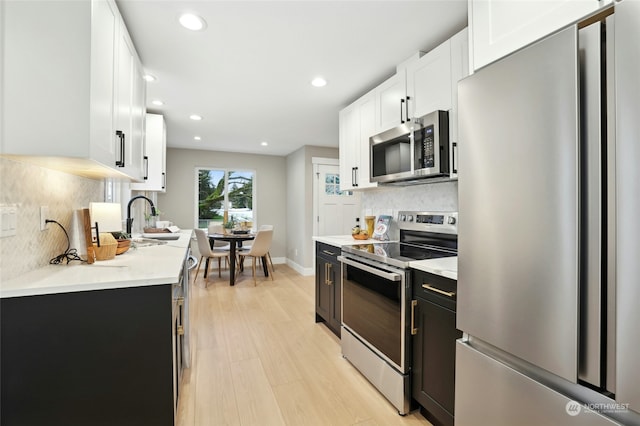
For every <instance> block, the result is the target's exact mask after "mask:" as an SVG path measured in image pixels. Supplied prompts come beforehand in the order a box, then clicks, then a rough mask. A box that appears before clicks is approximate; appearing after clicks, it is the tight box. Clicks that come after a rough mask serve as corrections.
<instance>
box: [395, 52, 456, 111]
mask: <svg viewBox="0 0 640 426" xmlns="http://www.w3.org/2000/svg"><path fill="white" fill-rule="evenodd" d="M406 74H407V96H408V97H409V100H408V102H409V117H410V118H416V117H421V116H423V115H425V114H429V113H431V112H433V111H437V110H443V111H447V110H448V109H449V108H451V42H450V41H449V40H447V41H445V42H444V43H442V44H441V45H439V46H438V47H436V48H435V49H433V50H432V51H430V52H429V53H427V54H426V55H424V56H423V57H422V58H420V59H419V60H417V61H415V62H413V63H411V64H409V65H408V66H407V70H406Z"/></svg>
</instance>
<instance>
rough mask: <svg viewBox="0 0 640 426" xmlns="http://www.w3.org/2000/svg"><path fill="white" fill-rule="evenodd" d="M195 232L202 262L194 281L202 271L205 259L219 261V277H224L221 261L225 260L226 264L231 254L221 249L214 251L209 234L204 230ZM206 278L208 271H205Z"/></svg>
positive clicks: (195, 230)
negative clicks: (201, 267)
mask: <svg viewBox="0 0 640 426" xmlns="http://www.w3.org/2000/svg"><path fill="white" fill-rule="evenodd" d="M193 232H195V233H196V240H197V241H198V251H199V252H200V262H198V269H196V275H195V277H194V280H195V279H196V278H198V272H199V271H200V265H202V260H203V259H205V258H206V259H218V277H222V273H221V260H222V258H224V259H225V265H226V262H227V261H228V260H229V252H228V251H226V250H221V249H212V248H211V246H210V245H209V238H208V237H207V233H206V232H205V231H204V229H194V230H193ZM204 276H205V278H206V277H207V271H206V270H205V271H204Z"/></svg>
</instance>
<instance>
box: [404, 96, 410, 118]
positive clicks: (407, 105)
mask: <svg viewBox="0 0 640 426" xmlns="http://www.w3.org/2000/svg"><path fill="white" fill-rule="evenodd" d="M409 99H411V96H407V101H406V102H405V104H404V108H405V115H404V116H405V117H407V123H408V122H409V121H410V119H409Z"/></svg>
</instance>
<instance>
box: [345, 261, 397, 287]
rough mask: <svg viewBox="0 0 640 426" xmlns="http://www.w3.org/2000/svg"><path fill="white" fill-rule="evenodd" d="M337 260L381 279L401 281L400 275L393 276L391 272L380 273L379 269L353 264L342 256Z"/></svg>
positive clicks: (357, 263) (358, 263)
mask: <svg viewBox="0 0 640 426" xmlns="http://www.w3.org/2000/svg"><path fill="white" fill-rule="evenodd" d="M338 260H339V261H340V262H342V263H344V264H347V265H350V266H353V267H354V268H358V269H362V270H363V271H366V272H369V273H371V274H373V275H377V276H379V277H381V278H385V279H387V280H389V281H401V280H402V275H400V274H395V273H392V272H385V271H381V270H379V269H376V268H372V267H371V266H367V265H365V264H363V263H360V262H354V261H353V260H351V259H347V258H346V257H344V256H338Z"/></svg>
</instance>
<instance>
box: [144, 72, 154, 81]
mask: <svg viewBox="0 0 640 426" xmlns="http://www.w3.org/2000/svg"><path fill="white" fill-rule="evenodd" d="M144 79H145V80H147V81H156V77H155V76H154V75H151V74H145V75H144Z"/></svg>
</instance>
